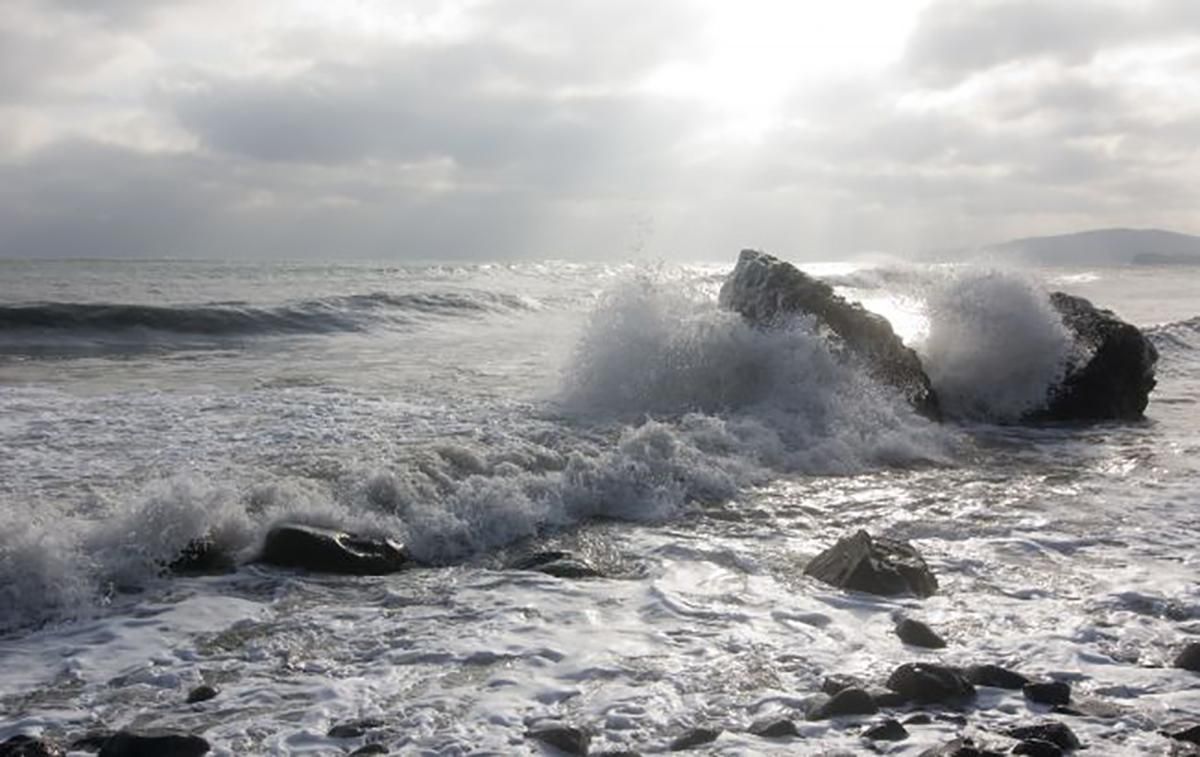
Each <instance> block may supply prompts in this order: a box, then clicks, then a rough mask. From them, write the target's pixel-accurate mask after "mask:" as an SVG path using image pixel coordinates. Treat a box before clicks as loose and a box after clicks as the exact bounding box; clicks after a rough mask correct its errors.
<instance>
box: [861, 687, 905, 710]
mask: <svg viewBox="0 0 1200 757" xmlns="http://www.w3.org/2000/svg"><path fill="white" fill-rule="evenodd" d="M869 691H870V692H871V699H872V700H874V702H875V706H876V707H878V708H879V709H881V710H886V709H888V708H891V707H903V706H904V705H906V704H908V703H909V699H908V697H906V696H904V695H903V694H901V693H899V692H897V691H888V690H887V689H876V688H872V689H869Z"/></svg>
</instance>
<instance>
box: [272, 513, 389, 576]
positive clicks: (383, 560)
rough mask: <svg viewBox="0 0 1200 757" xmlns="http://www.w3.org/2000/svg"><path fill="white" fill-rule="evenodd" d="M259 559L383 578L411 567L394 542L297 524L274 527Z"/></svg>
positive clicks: (285, 566) (302, 567)
mask: <svg viewBox="0 0 1200 757" xmlns="http://www.w3.org/2000/svg"><path fill="white" fill-rule="evenodd" d="M258 559H259V562H263V563H266V564H268V565H275V566H277V567H280V568H301V569H303V570H310V571H313V572H315V573H342V574H349V575H356V576H381V575H385V574H387V573H395V572H397V571H401V570H404V569H405V568H408V567H410V566H411V565H412V563H411V561H410V560H409V557H408V553H407V552H406V551H405V549H404V547H402V546H401V545H399V544H397V543H396V542H394V541H392V540H391V539H387V538H377V537H364V536H357V535H355V534H349V533H346V532H344V531H337V530H335V529H331V528H320V527H318V526H304V525H300V524H294V523H293V524H287V525H282V526H275V527H274V528H272V529H271V530H270V532H268V533H267V538H266V540H265V541H264V542H263V549H262V554H261V555H260V556H259V558H258Z"/></svg>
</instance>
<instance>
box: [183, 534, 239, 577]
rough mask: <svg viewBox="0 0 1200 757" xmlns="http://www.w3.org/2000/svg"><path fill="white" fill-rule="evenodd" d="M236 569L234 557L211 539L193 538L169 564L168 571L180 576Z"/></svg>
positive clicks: (229, 571) (218, 573)
mask: <svg viewBox="0 0 1200 757" xmlns="http://www.w3.org/2000/svg"><path fill="white" fill-rule="evenodd" d="M236 569H237V564H236V563H235V562H234V560H233V557H232V556H231V555H229V554H227V553H226V552H225V551H224V550H222V549H221V548H220V547H218V546H217V545H216V544H214V543H213V542H212V541H211V540H210V539H193V540H191V541H190V542H188V543H187V546H185V547H184V548H183V549H182V550H181V551H180V552H179V556H178V557H176V558H175V559H174V560H172V561H171V562H170V563H169V564H168V565H167V570H168V571H170V572H171V573H174V574H176V575H179V576H209V575H220V574H222V573H232V572H233V571H234V570H236Z"/></svg>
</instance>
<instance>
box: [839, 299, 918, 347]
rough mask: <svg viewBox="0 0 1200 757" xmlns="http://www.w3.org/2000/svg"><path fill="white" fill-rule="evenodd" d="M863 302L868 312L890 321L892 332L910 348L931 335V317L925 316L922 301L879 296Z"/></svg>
mask: <svg viewBox="0 0 1200 757" xmlns="http://www.w3.org/2000/svg"><path fill="white" fill-rule="evenodd" d="M851 299H853V298H851ZM861 302H862V306H863V307H865V308H866V309H867V310H870V311H871V312H872V313H878V314H879V315H881V316H883V317H884V318H886V319H888V322H889V323H891V324H892V330H893V331H895V332H896V335H897V336H899V337H900V338H901V339H903V340H904V343H905V344H906V345H908V346H909V347H912V346H913V345H915V344H917V343H918V342H922V341H924V340H925V337H927V336H928V335H929V317H928V316H927V315H926V314H925V309H924V307H923V303H922V302H921V301H920V300H917V299H915V298H913V297H891V296H888V295H877V296H875V297H866V298H863V299H862V300H861Z"/></svg>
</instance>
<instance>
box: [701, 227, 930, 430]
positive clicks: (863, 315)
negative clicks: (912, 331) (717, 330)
mask: <svg viewBox="0 0 1200 757" xmlns="http://www.w3.org/2000/svg"><path fill="white" fill-rule="evenodd" d="M720 302H721V306H722V307H726V308H729V309H730V310H734V311H737V312H738V313H740V314H741V315H742V316H744V317H745V318H746V319H747V320H749V321H751V322H752V323H754V324H757V325H761V326H773V325H776V324H779V323H781V322H783V321H785V320H786V319H788V318H790V317H791V316H796V315H811V316H813V317H814V318H816V319H817V323H818V324H819V325H820V326H821V327H822V328H826V329H828V330H829V331H831V332H832V333H833V334H834V335H835V336H836V337H837V338H838V339H839V340H840V342H841V343H842V344H843V345H845V348H846V349H847V351H848V352H849V353H850V354H852V355H854V356H856V357H857V358H858V359H860V360H862V361H863V362H864V363H865V364H866V366H867V368H868V370H870V372H871V375H872V376H874V377H875V378H876V379H877V380H879V381H881V382H883V383H885V384H888V385H890V386H894V387H896V388H897V389H899V390H900V392H901V393H902V394H903V395H904V396H905V398H906V399H907V400H908V401H909V402H910V403H912V405H913V407H915V408H916V409H917V410H918V411H919V412H921V413H922V414H924V415H926V416H928V417H930V418H939V417H940V412H941V411H940V410H939V407H938V401H937V395H936V394H935V393H934V391H933V385H932V384H931V383H930V381H929V376H927V375H926V374H925V370H924V369H923V368H922V367H921V361H920V359H919V358H918V357H917V353H916V352H914V351H913V350H912V349H910V348H908V347H905V346H904V342H902V341H901V340H900V337H898V336H896V333H895V332H894V331H892V326H891V324H890V323H888V321H887V319H886V318H884V317H883V316H881V315H877V314H875V313H872V312H870V311H869V310H867V309H865V308H864V307H863V306H862V305H859V304H858V303H852V302H848V301H847V300H846V299H845V298H843V297H840V296H838V295H837V294H835V293H834V291H833V287H831V286H829V285H828V284H826V283H825V282H823V281H820V280H819V279H815V278H813V277H812V276H809V275H808V274H806V273H804V272H802V271H800V270H799V269H798V268H796V267H795V266H793V265H791V264H790V263H785V262H783V261H782V260H779V259H778V258H775V257H773V256H771V255H767V254H766V253H763V252H758V251H756V250H742V254H741V255H740V256H739V257H738V262H737V266H736V267H735V268H734V269H733V273H731V274H730V275H729V278H727V279H726V280H725V284H724V285H723V286H722V287H721V295H720Z"/></svg>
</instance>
